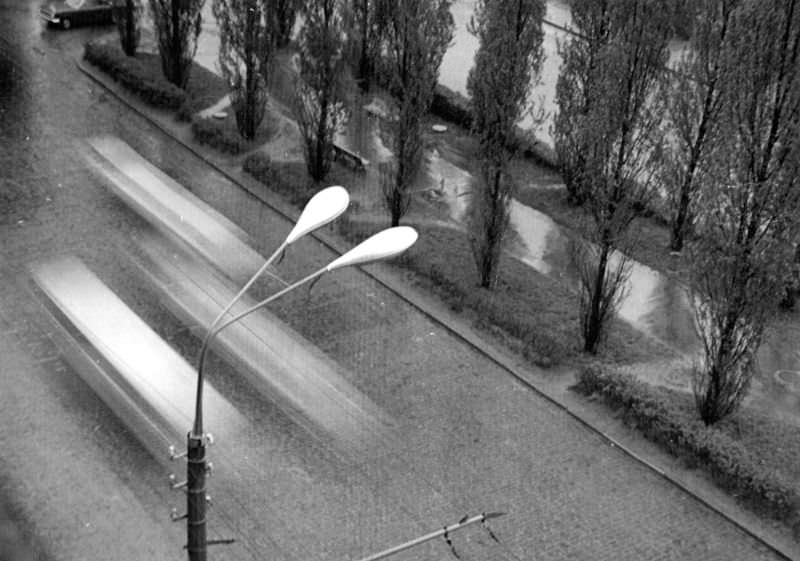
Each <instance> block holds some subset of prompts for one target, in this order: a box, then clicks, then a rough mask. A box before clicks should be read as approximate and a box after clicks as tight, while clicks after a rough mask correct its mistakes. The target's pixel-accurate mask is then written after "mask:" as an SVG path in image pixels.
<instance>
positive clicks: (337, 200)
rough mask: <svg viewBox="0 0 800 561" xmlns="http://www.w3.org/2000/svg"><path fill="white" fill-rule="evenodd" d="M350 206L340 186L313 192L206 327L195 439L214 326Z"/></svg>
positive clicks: (199, 362)
mask: <svg viewBox="0 0 800 561" xmlns="http://www.w3.org/2000/svg"><path fill="white" fill-rule="evenodd" d="M349 204H350V195H348V193H347V190H345V188H344V187H341V186H339V185H334V186H332V187H327V188H325V189H323V190H321V191H319V192H318V193H316V194H315V195H314V196H313V197H311V199H310V200H309V201H308V203H306V206H305V207H304V208H303V212H302V213H301V214H300V217H299V218H298V219H297V222H296V223H295V225H294V227H293V228H292V230H291V231H290V232H289V235H288V236H286V239H285V240H284V241H283V242H282V243H281V244H280V246H278V249H276V250H275V251H274V252H273V253H272V255H270V256H269V258H268V259H267V260H266V261H265V262H264V264H263V265H261V267H260V268H259V269H258V271H256V272H255V274H254V275H253V276H252V277H250V280H248V281H247V283H246V284H245V285H244V286H243V287H242V288H241V290H239V292H238V293H237V294H236V296H234V297H233V299H232V300H231V301H230V302H228V304H227V305H226V306H225V307H224V308H223V309H222V311H221V312H220V313H219V314H217V317H216V318H214V321H212V322H211V325H209V326H208V330H207V331H206V335H205V337H203V342H202V344H201V345H200V352H199V358H198V360H197V391H196V398H195V415H194V426H193V428H192V434H193V435H194V436H196V437H201V436H202V434H203V405H202V404H203V364H204V362H205V356H206V352H207V351H208V345H209V343H210V342H211V339H212V338H213V337H214V335H215V334H216V333H217V332H219V329H217V325H218V324H219V323H220V322H221V321H222V318H224V317H225V315H226V314H227V313H228V312H229V311H230V310H231V308H233V306H234V305H235V304H236V302H238V301H239V300H240V299H241V298H242V296H244V294H245V292H247V291H248V290H249V289H250V287H251V286H253V283H254V282H255V281H256V279H257V278H258V277H260V276H261V275H262V274H264V271H266V270H267V267H269V266H270V265H271V264H272V262H273V261H274V260H275V258H276V257H277V256H278V255H280V254H281V253H282V252H283V251H284V250H285V249H286V248H287V247H288V246H289V245H290V244H292V243H294V242H295V241H297V240H299V239H300V238H302V237H303V236H305V235H306V234H308V233H310V232H312V231H314V230H316V229H317V228H320V227H322V226H324V225H326V224H328V223H330V222H331V221H333V220H335V219H336V218H337V217H339V216H340V215H341V214H342V213H343V212H344V211H345V210H347V206H348V205H349Z"/></svg>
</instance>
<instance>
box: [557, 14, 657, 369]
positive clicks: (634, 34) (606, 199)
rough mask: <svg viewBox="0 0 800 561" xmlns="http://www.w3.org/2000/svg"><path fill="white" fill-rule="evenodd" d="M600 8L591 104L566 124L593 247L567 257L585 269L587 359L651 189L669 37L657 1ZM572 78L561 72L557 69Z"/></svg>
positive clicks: (589, 78) (621, 280)
mask: <svg viewBox="0 0 800 561" xmlns="http://www.w3.org/2000/svg"><path fill="white" fill-rule="evenodd" d="M607 8H608V11H607V12H606V13H605V14H604V15H603V18H602V19H603V21H604V23H603V25H605V26H607V30H606V32H605V33H606V34H608V35H609V36H610V39H608V40H607V41H605V42H599V43H597V44H598V51H597V52H595V53H591V54H590V58H591V59H592V64H591V72H589V73H588V74H587V75H586V80H585V82H584V84H585V87H586V88H587V90H586V91H585V92H584V95H585V97H586V99H590V100H593V101H592V103H589V104H588V105H587V106H585V107H584V109H585V111H584V113H583V114H579V115H577V116H575V117H574V123H573V124H572V125H571V126H572V127H574V130H575V131H576V135H575V136H576V137H577V138H579V142H578V143H577V144H576V147H577V149H578V151H577V155H578V156H579V158H580V160H581V164H580V167H581V169H580V172H579V173H578V174H577V175H575V176H574V177H573V181H575V182H576V189H577V192H579V193H581V196H582V197H583V198H584V200H585V206H586V209H587V211H588V213H589V215H590V216H591V219H592V228H591V235H590V236H589V241H590V242H592V243H594V244H595V246H596V248H595V249H593V250H592V251H591V252H589V251H578V252H576V255H575V256H576V258H577V259H583V262H581V263H579V269H580V268H584V269H585V270H586V272H585V274H584V275H582V278H581V287H580V290H581V298H580V303H581V307H580V315H581V321H582V324H583V326H584V328H583V339H584V350H585V351H587V352H590V353H595V352H596V351H597V348H598V345H599V343H600V341H601V340H602V337H603V331H604V329H605V326H606V324H607V322H608V320H609V319H610V318H611V317H612V315H611V314H610V313H609V312H610V311H613V303H614V302H615V299H616V298H617V293H618V291H619V290H621V289H623V288H624V285H625V280H626V279H625V277H626V275H625V267H624V257H623V256H621V255H619V250H620V249H622V248H624V247H625V245H626V243H627V235H628V231H629V228H630V225H631V222H632V221H633V218H634V217H635V215H636V210H637V208H640V207H641V206H643V205H647V203H648V201H649V199H650V198H651V197H652V194H653V192H654V189H655V181H654V179H655V178H654V170H655V169H656V167H655V166H654V164H655V163H656V162H657V159H658V157H659V154H660V152H661V144H662V139H663V134H664V133H663V125H662V118H663V117H662V115H663V107H662V106H661V103H660V99H661V98H660V97H659V96H657V95H655V94H656V92H657V91H658V89H659V87H660V86H661V83H662V81H663V77H664V73H663V66H664V64H665V63H666V60H667V57H668V55H669V52H668V50H667V41H668V39H669V38H670V36H671V33H670V32H671V29H670V25H669V19H668V17H667V15H666V14H665V13H664V11H663V10H662V6H661V5H660V2H657V1H655V0H629V1H628V0H624V1H623V0H619V1H616V2H613V1H612V2H609V3H608V6H607ZM572 48H576V49H579V50H581V51H583V50H584V49H585V45H584V44H583V40H582V39H578V38H576V39H572V40H571V41H570V43H569V44H568V45H566V47H565V48H564V52H565V54H566V55H567V56H568V57H569V56H571V55H570V50H571V49H572ZM579 70H580V69H579ZM576 71H577V70H574V69H572V68H571V67H569V66H567V67H565V68H563V69H562V72H576ZM564 82H572V83H574V82H575V81H574V80H572V79H570V78H566V79H564V80H562V83H564ZM590 257H591V259H589V258H590ZM587 259H588V261H586V260H587ZM617 259H618V260H619V261H618V262H622V263H623V265H622V266H621V267H622V268H621V269H619V271H617V270H616V269H615V266H614V261H615V260H617ZM611 281H614V282H613V284H610V282H611Z"/></svg>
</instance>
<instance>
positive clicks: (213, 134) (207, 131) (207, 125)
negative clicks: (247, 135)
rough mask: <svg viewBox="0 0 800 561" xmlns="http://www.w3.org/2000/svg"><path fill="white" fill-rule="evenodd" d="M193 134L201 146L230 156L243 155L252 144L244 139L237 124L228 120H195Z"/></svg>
mask: <svg viewBox="0 0 800 561" xmlns="http://www.w3.org/2000/svg"><path fill="white" fill-rule="evenodd" d="M192 133H193V134H194V138H195V140H197V142H199V143H200V144H207V145H209V146H211V147H212V148H216V149H217V150H220V151H222V152H226V153H228V154H241V153H243V152H246V151H247V150H248V148H250V146H251V143H250V142H248V141H247V140H245V139H243V138H242V136H241V135H240V134H239V130H238V129H237V128H236V125H235V124H232V123H231V122H230V121H229V120H228V119H222V120H220V119H215V118H213V117H209V118H206V119H200V118H198V119H194V120H193V121H192Z"/></svg>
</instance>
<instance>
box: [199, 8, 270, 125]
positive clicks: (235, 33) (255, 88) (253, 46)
mask: <svg viewBox="0 0 800 561" xmlns="http://www.w3.org/2000/svg"><path fill="white" fill-rule="evenodd" d="M212 7H213V10H214V17H215V18H217V23H218V25H219V39H220V45H219V65H220V69H221V70H222V76H223V77H224V78H225V81H226V82H227V83H228V85H229V87H230V89H231V93H230V96H231V105H232V106H233V110H234V113H235V115H236V126H237V128H238V129H239V133H240V134H241V135H242V137H243V138H246V139H252V138H254V137H255V135H256V131H257V130H258V126H259V125H260V124H261V121H262V120H263V119H264V114H265V112H266V104H267V81H268V73H269V65H270V59H271V57H272V53H273V51H274V48H275V41H276V36H277V31H276V19H275V18H274V15H273V14H272V13H271V12H270V8H271V6H270V4H269V2H267V1H265V0H214V3H213V6H212Z"/></svg>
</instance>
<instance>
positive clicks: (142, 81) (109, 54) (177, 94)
mask: <svg viewBox="0 0 800 561" xmlns="http://www.w3.org/2000/svg"><path fill="white" fill-rule="evenodd" d="M83 58H85V59H86V60H87V61H88V62H90V63H91V64H93V65H95V66H97V67H98V68H99V69H100V70H102V71H103V72H105V73H107V74H108V75H109V76H111V77H112V78H113V79H114V80H115V81H117V82H119V83H120V84H122V85H123V86H125V87H126V88H127V89H129V90H131V91H132V92H134V93H135V94H136V95H138V96H139V97H141V98H142V99H143V100H144V101H145V102H147V103H148V104H150V105H153V106H154V107H160V108H164V109H178V108H180V107H181V106H182V105H183V104H184V103H185V102H186V92H184V91H183V90H181V89H180V88H179V87H177V86H175V85H174V84H171V83H169V82H168V81H167V80H166V79H164V78H161V77H160V75H161V61H160V59H159V57H158V55H154V54H149V53H138V54H137V55H136V56H135V57H128V56H125V53H123V52H122V49H120V47H119V46H118V45H111V44H107V43H101V42H97V41H89V42H87V43H86V45H85V46H84V51H83Z"/></svg>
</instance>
